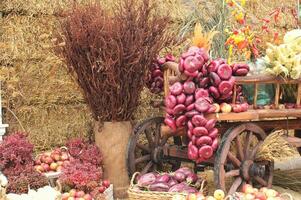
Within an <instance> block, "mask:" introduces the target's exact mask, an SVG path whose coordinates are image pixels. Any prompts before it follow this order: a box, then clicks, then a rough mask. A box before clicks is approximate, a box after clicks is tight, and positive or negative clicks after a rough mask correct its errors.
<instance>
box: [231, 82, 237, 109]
mask: <svg viewBox="0 0 301 200" xmlns="http://www.w3.org/2000/svg"><path fill="white" fill-rule="evenodd" d="M236 89H237V85H234V88H233V98H232V103H233V104H235V103H236V95H237V94H236Z"/></svg>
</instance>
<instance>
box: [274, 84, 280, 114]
mask: <svg viewBox="0 0 301 200" xmlns="http://www.w3.org/2000/svg"><path fill="white" fill-rule="evenodd" d="M279 98H280V84H279V83H277V84H276V88H275V106H276V108H277V109H278V108H279Z"/></svg>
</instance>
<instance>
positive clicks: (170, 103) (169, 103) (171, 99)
mask: <svg viewBox="0 0 301 200" xmlns="http://www.w3.org/2000/svg"><path fill="white" fill-rule="evenodd" d="M176 105H177V98H176V97H175V96H174V95H171V94H170V95H168V96H167V97H166V98H165V106H166V107H167V108H170V109H173V108H174V107H175V106H176Z"/></svg>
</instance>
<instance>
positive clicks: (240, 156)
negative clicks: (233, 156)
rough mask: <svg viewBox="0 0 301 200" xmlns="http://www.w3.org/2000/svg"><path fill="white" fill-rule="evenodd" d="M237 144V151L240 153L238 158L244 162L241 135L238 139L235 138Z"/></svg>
mask: <svg viewBox="0 0 301 200" xmlns="http://www.w3.org/2000/svg"><path fill="white" fill-rule="evenodd" d="M235 143H236V148H237V151H238V158H239V159H240V161H243V160H244V153H243V148H242V143H241V137H240V135H237V137H236V138H235Z"/></svg>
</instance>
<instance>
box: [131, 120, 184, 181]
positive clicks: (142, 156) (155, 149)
mask: <svg viewBox="0 0 301 200" xmlns="http://www.w3.org/2000/svg"><path fill="white" fill-rule="evenodd" d="M163 123H164V118H163V117H155V118H150V119H146V120H144V121H143V122H141V123H139V124H137V125H136V126H135V127H134V130H133V134H132V136H131V137H130V140H129V144H128V151H127V167H128V173H129V175H130V176H132V175H133V174H134V173H135V172H137V171H138V172H140V173H142V174H143V173H147V172H149V171H157V170H158V171H163V170H175V169H178V168H179V167H180V165H181V162H179V161H176V160H167V159H166V158H164V159H163V148H162V147H163V146H164V145H166V144H169V145H173V144H175V145H179V146H181V145H182V139H181V137H170V138H168V137H161V126H162V124H163Z"/></svg>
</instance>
